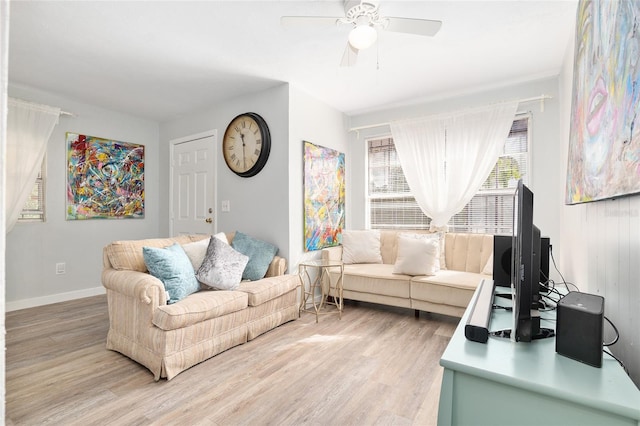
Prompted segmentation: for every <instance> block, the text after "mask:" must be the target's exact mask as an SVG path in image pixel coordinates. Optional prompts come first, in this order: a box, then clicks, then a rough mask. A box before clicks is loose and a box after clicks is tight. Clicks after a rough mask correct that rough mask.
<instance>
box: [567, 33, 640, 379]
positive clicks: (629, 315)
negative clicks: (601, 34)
mask: <svg viewBox="0 0 640 426" xmlns="http://www.w3.org/2000/svg"><path fill="white" fill-rule="evenodd" d="M574 48H575V43H574V41H573V40H572V42H571V44H570V45H569V47H568V49H567V53H566V56H565V61H564V68H563V70H562V74H561V79H560V81H561V97H562V98H563V100H564V102H563V104H562V110H561V117H562V124H563V126H562V127H563V128H562V139H561V147H560V151H561V153H562V159H563V161H562V168H561V174H562V177H563V178H564V177H565V176H566V171H567V157H568V152H569V135H570V131H571V129H570V117H571V99H572V85H573V55H574ZM560 202H561V203H564V192H563V193H562V199H561V200H560ZM560 217H561V224H562V228H561V229H562V234H561V238H562V242H563V243H562V246H563V248H564V249H563V250H562V251H561V252H560V253H559V255H560V257H561V263H562V265H563V273H564V274H565V278H566V279H567V281H571V282H574V283H576V284H577V285H578V286H579V287H580V290H581V291H583V292H587V293H593V294H599V295H601V296H603V297H604V298H605V315H606V316H607V317H608V318H609V319H610V320H611V321H612V322H613V323H614V324H615V325H616V327H617V328H618V330H619V331H620V341H619V342H618V343H616V344H615V345H614V346H612V347H611V348H610V349H611V351H612V352H613V353H614V354H615V355H616V356H617V357H618V358H620V359H621V360H622V361H623V362H624V364H625V365H626V366H627V368H628V369H629V371H630V374H631V377H632V379H633V381H634V383H635V384H636V386H638V387H640V280H639V279H638V277H640V262H639V260H640V196H638V195H633V196H627V197H621V198H618V199H616V200H606V201H598V202H593V203H588V204H578V205H571V206H563V207H562V210H561V216H560ZM605 330H610V328H609V326H608V325H605ZM611 337H612V333H611V332H608V333H607V334H606V337H605V341H610V340H611Z"/></svg>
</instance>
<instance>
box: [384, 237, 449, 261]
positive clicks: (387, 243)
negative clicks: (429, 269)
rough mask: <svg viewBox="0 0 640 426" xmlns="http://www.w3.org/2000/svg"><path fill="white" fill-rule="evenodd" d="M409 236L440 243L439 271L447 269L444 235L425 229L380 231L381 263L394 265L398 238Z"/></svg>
mask: <svg viewBox="0 0 640 426" xmlns="http://www.w3.org/2000/svg"><path fill="white" fill-rule="evenodd" d="M399 235H411V236H414V237H416V238H427V239H435V240H437V241H438V242H439V243H440V248H439V250H440V262H439V267H440V268H439V269H447V266H446V262H445V240H446V238H445V233H444V232H431V231H429V230H426V229H411V230H402V231H398V230H389V229H386V230H382V231H380V252H381V254H382V263H388V264H394V263H395V261H396V257H397V255H398V236H399Z"/></svg>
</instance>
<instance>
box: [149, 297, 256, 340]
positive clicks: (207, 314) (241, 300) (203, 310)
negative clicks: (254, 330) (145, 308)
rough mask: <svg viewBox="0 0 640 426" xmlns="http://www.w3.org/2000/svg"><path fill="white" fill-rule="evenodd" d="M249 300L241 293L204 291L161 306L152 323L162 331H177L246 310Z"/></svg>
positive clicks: (155, 312)
mask: <svg viewBox="0 0 640 426" xmlns="http://www.w3.org/2000/svg"><path fill="white" fill-rule="evenodd" d="M247 300H248V298H247V294H246V293H243V292H241V291H213V290H203V291H199V292H197V293H193V294H191V295H189V296H188V297H186V298H185V299H182V300H181V301H179V302H177V303H174V304H172V305H163V306H159V307H158V308H157V309H156V310H155V311H154V312H153V318H152V322H153V324H154V325H155V326H156V327H159V328H161V329H162V330H175V329H178V328H183V327H187V326H189V325H192V324H196V323H199V322H202V321H205V320H208V319H211V318H217V317H220V316H223V315H226V314H229V313H231V312H236V311H240V310H242V309H245V308H246V307H247Z"/></svg>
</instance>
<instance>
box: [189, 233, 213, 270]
mask: <svg viewBox="0 0 640 426" xmlns="http://www.w3.org/2000/svg"><path fill="white" fill-rule="evenodd" d="M210 239H211V238H204V239H202V240H200V241H196V242H193V243H188V244H185V245H183V246H182V248H183V249H184V252H185V253H187V257H188V258H189V260H190V261H191V265H193V271H194V273H195V272H196V271H197V270H198V269H199V268H200V265H202V261H203V260H204V256H205V255H206V254H207V247H209V240H210Z"/></svg>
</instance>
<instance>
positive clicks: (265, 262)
mask: <svg viewBox="0 0 640 426" xmlns="http://www.w3.org/2000/svg"><path fill="white" fill-rule="evenodd" d="M231 247H233V248H234V249H236V250H237V251H239V252H240V253H242V254H244V255H246V256H249V262H248V263H247V266H246V267H245V268H244V272H243V273H242V279H245V280H252V281H255V280H260V279H262V278H264V274H266V273H267V269H269V264H270V263H271V261H272V260H273V257H274V256H275V255H276V253H277V252H278V247H276V246H274V245H273V244H270V243H267V242H266V241H261V240H257V239H255V238H253V237H250V236H248V235H246V234H243V233H242V232H237V231H236V235H235V237H233V241H232V242H231Z"/></svg>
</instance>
